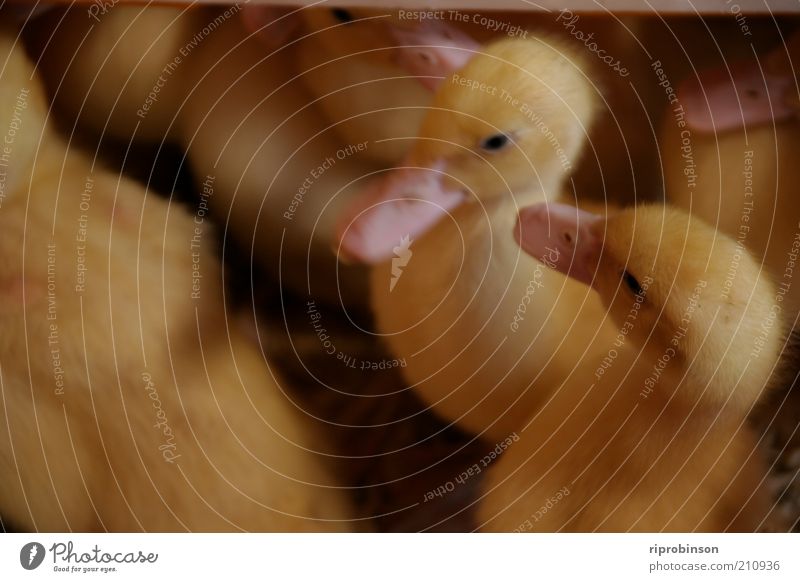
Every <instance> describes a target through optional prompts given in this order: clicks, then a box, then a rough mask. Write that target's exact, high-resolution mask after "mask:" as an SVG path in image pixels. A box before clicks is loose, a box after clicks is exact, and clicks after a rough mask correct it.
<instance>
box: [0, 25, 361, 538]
mask: <svg viewBox="0 0 800 582" xmlns="http://www.w3.org/2000/svg"><path fill="white" fill-rule="evenodd" d="M0 53H2V55H3V57H2V58H3V62H4V63H5V65H4V67H3V70H2V78H0V103H1V104H2V108H1V109H0V111H2V114H0V127H2V128H4V131H5V132H6V134H5V144H6V148H5V150H4V153H3V154H2V156H1V157H0V168H1V169H2V174H0V186H2V191H1V198H0V204H1V205H2V212H0V222H1V223H2V224H1V225H0V246H2V248H3V249H4V250H3V253H2V255H0V256H2V266H3V269H2V273H3V275H2V278H0V292H2V294H3V301H2V302H0V321H2V325H3V328H4V329H5V331H6V333H4V335H3V338H4V339H3V341H2V342H0V379H2V391H3V398H2V400H1V403H0V417H2V418H3V419H4V425H5V426H4V428H3V430H2V431H0V468H1V470H2V474H3V475H4V478H3V479H2V480H0V513H2V515H3V518H4V519H5V520H8V521H9V522H10V523H13V524H15V527H16V528H19V529H22V530H28V531H118V532H119V531H184V530H189V531H240V530H246V531H343V530H349V529H351V527H352V526H351V524H352V522H351V521H350V520H351V519H352V517H353V515H352V513H351V511H350V508H349V503H348V500H347V497H346V495H345V493H344V491H343V490H341V489H339V488H338V487H337V486H336V483H335V482H334V480H333V479H332V477H331V475H330V474H329V471H328V469H327V468H326V467H325V465H324V463H323V460H322V459H323V456H322V455H321V454H318V453H315V452H314V451H315V450H318V445H319V441H318V439H317V437H316V436H315V434H314V429H313V427H312V426H311V425H310V424H309V420H308V418H307V417H306V416H305V415H304V413H303V411H302V410H299V409H298V408H297V406H296V404H295V403H294V402H292V401H291V400H290V398H289V397H288V395H287V394H285V393H284V391H283V390H282V389H281V388H280V387H279V385H278V384H277V383H276V381H275V379H274V377H273V374H272V372H271V370H270V369H269V368H268V367H267V366H266V365H265V363H264V361H263V359H262V356H261V354H260V353H259V352H258V351H257V350H256V349H255V348H254V347H253V345H252V344H251V342H250V341H248V340H246V339H245V338H244V337H243V335H242V333H241V332H240V331H239V329H238V327H237V326H236V325H235V324H232V323H231V322H230V321H229V318H228V317H227V315H228V314H227V313H226V305H225V301H224V296H223V289H222V274H221V266H220V263H219V260H218V258H217V257H216V256H215V246H216V245H215V243H214V231H213V229H212V228H211V227H210V225H209V224H208V223H207V222H206V221H205V219H204V217H203V214H202V213H200V212H198V213H197V214H195V215H194V216H191V215H190V214H189V213H188V212H186V211H185V209H183V208H182V207H180V206H177V205H175V204H170V203H169V202H168V201H166V200H164V199H162V198H159V197H157V196H155V195H154V194H152V193H150V192H147V191H146V190H145V189H144V188H143V187H142V186H140V185H139V184H137V183H134V182H132V181H130V180H127V179H125V178H121V177H119V176H117V175H115V174H112V173H110V172H107V171H104V170H103V169H101V168H99V167H97V166H94V165H93V164H92V163H91V161H90V160H89V159H88V158H87V157H85V156H84V155H81V154H80V153H76V152H75V151H74V148H67V147H66V145H65V144H64V142H63V141H62V140H61V139H60V138H59V137H58V136H56V135H55V134H54V133H53V132H52V131H51V130H50V128H49V127H48V125H47V124H46V123H45V120H46V118H47V112H48V107H49V106H48V104H47V103H46V100H45V99H44V93H43V91H42V89H41V87H40V84H39V82H38V79H37V78H36V76H35V74H34V70H33V66H32V65H31V63H30V62H29V61H28V60H27V58H26V57H25V55H24V54H23V52H22V50H21V48H20V47H19V46H18V45H15V42H14V36H12V35H2V36H0Z"/></svg>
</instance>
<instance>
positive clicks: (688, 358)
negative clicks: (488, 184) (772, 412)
mask: <svg viewBox="0 0 800 582" xmlns="http://www.w3.org/2000/svg"><path fill="white" fill-rule="evenodd" d="M516 234H517V238H518V240H519V241H520V244H521V246H522V248H523V249H524V250H525V251H526V252H528V253H531V254H532V255H533V256H535V257H537V258H539V259H540V260H544V259H545V258H547V257H553V256H554V255H556V256H557V258H556V259H555V260H553V261H552V262H550V264H551V265H552V266H553V268H555V269H558V270H560V271H562V272H564V273H566V274H568V275H569V276H571V277H573V278H575V279H576V280H578V281H581V282H583V283H585V284H589V285H591V287H592V288H593V289H594V290H595V291H596V292H597V294H598V295H599V296H600V298H601V300H602V302H603V304H604V305H605V306H606V307H607V309H608V313H609V315H610V317H611V319H612V320H613V322H614V325H615V328H616V330H615V331H614V332H613V334H611V335H607V336H606V337H605V342H606V346H607V352H606V354H607V355H606V358H607V360H609V363H608V364H607V365H606V364H605V363H604V361H602V360H599V359H596V358H586V359H580V360H578V361H576V362H575V368H574V370H573V371H572V373H571V374H570V375H569V376H567V377H565V378H564V379H563V382H562V383H560V385H559V386H557V387H556V388H557V389H556V390H555V392H554V394H553V396H552V398H551V399H550V400H549V401H548V402H547V403H546V405H544V406H543V407H542V409H541V410H539V411H538V412H536V413H535V414H534V415H532V417H531V419H530V421H529V423H528V424H527V425H526V426H525V428H524V429H522V430H521V431H520V432H519V437H520V438H519V441H518V442H517V443H515V444H513V445H511V446H510V447H508V449H507V450H506V451H505V452H503V454H502V456H501V457H500V459H499V460H498V461H497V462H496V464H494V465H493V466H492V468H491V470H490V473H489V475H488V476H487V481H486V483H485V485H484V495H485V496H484V498H483V501H482V503H481V506H480V509H479V514H480V521H481V523H482V528H483V529H484V530H488V531H711V532H715V531H749V532H752V531H756V530H757V529H758V528H759V527H761V526H763V525H764V524H765V522H766V520H767V516H768V514H769V513H770V502H769V496H768V494H767V492H766V490H765V488H764V486H763V477H764V476H765V474H766V472H767V470H766V466H765V464H764V463H763V461H762V459H761V455H760V452H759V450H758V448H757V445H756V442H757V438H756V435H755V434H753V431H752V429H751V428H750V427H749V425H748V424H747V421H746V417H747V415H748V413H749V412H750V411H751V410H752V408H753V406H754V405H755V404H756V402H758V400H759V398H760V397H761V396H762V394H764V392H765V390H766V389H768V388H769V386H770V378H772V377H773V376H774V374H775V371H776V367H777V366H778V361H779V356H780V354H781V351H782V346H783V342H784V338H785V335H784V334H785V326H784V319H783V318H782V317H781V316H780V315H778V316H777V317H776V313H775V292H776V289H775V286H774V284H773V283H772V281H771V280H770V277H769V276H768V274H767V273H765V272H764V270H763V269H762V268H761V265H759V263H758V262H757V261H756V260H754V259H753V257H751V256H750V255H749V254H748V253H747V252H745V253H744V254H742V255H740V251H739V249H738V247H737V243H736V241H735V240H733V239H731V238H729V237H727V236H725V235H722V234H720V233H718V232H717V231H716V230H715V229H713V228H711V227H710V226H708V225H706V224H704V223H703V222H702V221H701V220H700V219H697V218H693V217H690V216H689V215H687V214H685V213H683V212H681V211H679V210H676V209H673V208H670V207H662V206H644V207H638V208H635V209H634V208H632V209H627V210H624V211H621V212H619V213H616V214H613V215H611V216H610V217H609V218H608V219H606V220H604V219H602V218H601V217H599V216H595V215H591V214H588V213H585V212H579V211H576V209H575V208H572V207H569V206H564V205H559V204H552V203H551V204H549V205H547V204H539V205H535V206H532V207H528V208H524V209H523V210H522V211H521V212H520V227H519V229H518V230H517V231H516ZM735 257H739V258H738V259H737V260H738V263H737V264H738V267H737V268H738V275H737V278H736V283H735V284H734V285H733V286H728V285H727V278H728V265H729V264H730V262H731V261H732V260H734V258H735ZM615 335H616V337H615ZM534 382H536V380H534Z"/></svg>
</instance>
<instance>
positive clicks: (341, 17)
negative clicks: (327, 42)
mask: <svg viewBox="0 0 800 582" xmlns="http://www.w3.org/2000/svg"><path fill="white" fill-rule="evenodd" d="M331 14H333V17H334V18H335V19H336V20H338V21H339V22H342V23H345V24H347V23H348V22H353V20H355V19H354V18H353V13H352V12H350V11H349V10H344V9H342V8H334V9H333V10H331Z"/></svg>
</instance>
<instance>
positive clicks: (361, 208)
mask: <svg viewBox="0 0 800 582" xmlns="http://www.w3.org/2000/svg"><path fill="white" fill-rule="evenodd" d="M441 166H442V164H436V165H435V166H434V167H433V168H414V167H408V168H400V169H396V170H391V171H389V172H387V173H386V174H384V175H383V176H382V177H380V178H378V179H377V180H374V181H373V182H372V183H371V184H369V185H368V186H367V188H366V190H365V191H364V192H363V193H362V194H361V195H360V196H359V197H358V198H357V199H356V200H355V202H354V203H353V204H352V205H351V206H350V207H349V208H348V209H347V210H346V211H345V213H344V214H343V215H342V217H341V219H340V220H339V225H338V228H337V239H338V241H339V249H338V254H339V256H340V257H342V258H343V259H345V260H348V259H350V260H355V261H358V262H362V263H367V264H377V263H381V262H383V261H386V260H388V259H390V258H391V257H392V255H393V252H394V249H395V247H396V246H398V244H400V242H401V240H403V239H405V238H406V237H408V238H410V240H411V242H412V244H413V241H414V240H415V239H417V238H418V237H420V236H422V235H423V234H425V233H426V232H427V231H428V230H430V229H431V228H433V226H434V225H436V223H437V222H439V220H441V219H442V218H443V217H444V216H446V215H447V214H448V213H449V212H450V211H451V210H453V209H454V208H455V207H456V206H458V205H459V204H461V203H462V202H463V201H464V200H465V195H464V193H463V192H462V191H460V190H447V189H445V188H444V186H443V174H442V171H441V169H440V168H441Z"/></svg>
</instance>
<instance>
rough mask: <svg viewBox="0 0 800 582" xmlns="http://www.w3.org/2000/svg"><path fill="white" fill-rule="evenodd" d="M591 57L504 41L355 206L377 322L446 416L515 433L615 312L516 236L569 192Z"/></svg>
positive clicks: (444, 90) (462, 75)
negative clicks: (400, 162) (526, 209)
mask: <svg viewBox="0 0 800 582" xmlns="http://www.w3.org/2000/svg"><path fill="white" fill-rule="evenodd" d="M586 66H587V65H586V63H585V61H584V60H583V59H581V58H580V57H578V56H577V55H576V53H575V51H574V50H573V47H571V46H570V45H568V44H564V43H563V42H562V41H558V40H555V39H553V38H550V37H534V38H528V39H504V40H501V41H498V42H496V43H493V44H490V45H488V46H487V47H486V48H485V49H483V50H482V52H481V53H480V54H479V55H477V56H475V57H474V58H473V59H472V60H470V61H469V63H468V64H467V65H466V66H465V67H464V68H463V69H462V70H460V71H459V72H457V73H455V74H454V75H452V76H451V77H450V78H449V79H448V80H447V81H446V82H445V83H444V84H443V85H442V87H441V88H440V90H439V91H438V92H437V95H436V97H435V100H434V103H433V104H432V106H431V110H430V112H429V114H428V115H427V116H426V118H425V120H424V121H423V124H422V129H421V132H420V136H419V138H418V139H417V140H416V141H415V143H414V148H413V149H412V151H411V153H410V155H409V158H408V160H407V162H406V163H405V164H404V166H405V167H404V168H402V169H398V170H394V171H393V172H390V173H389V174H388V175H387V176H386V177H384V178H381V179H379V180H378V181H376V182H375V183H373V184H372V185H371V187H370V188H369V189H368V190H367V192H365V194H364V195H363V197H361V198H360V199H359V200H357V201H356V203H355V204H354V205H353V206H352V207H350V208H349V209H348V211H347V212H346V213H345V214H344V215H343V217H342V219H341V222H340V227H339V236H340V240H341V248H340V249H339V251H340V253H341V254H343V255H346V256H347V257H348V258H349V259H351V260H359V261H363V262H366V263H372V264H376V265H377V267H376V268H375V269H374V270H373V274H372V279H371V283H372V306H373V311H374V314H375V318H376V326H377V331H378V332H379V334H380V335H381V336H382V337H383V339H384V340H385V341H386V342H387V343H388V345H389V347H390V348H391V350H392V352H393V353H394V354H395V356H396V357H398V358H402V359H404V360H405V361H406V363H407V366H406V367H405V368H404V369H403V372H404V374H405V377H406V380H407V381H408V383H409V385H411V386H412V387H413V388H414V389H415V390H416V391H417V393H418V394H419V395H420V396H422V398H423V399H424V400H425V401H427V402H428V403H429V404H430V405H431V406H432V407H433V408H434V410H436V411H437V412H438V413H439V414H441V415H442V416H444V417H445V418H446V419H448V420H450V421H453V422H457V423H459V424H460V425H461V426H463V427H464V428H466V429H468V430H470V431H473V432H475V433H480V434H485V436H487V438H490V439H493V440H500V439H503V438H505V437H507V436H508V435H509V434H510V433H511V432H512V431H514V430H518V429H519V427H520V426H521V425H522V424H523V423H524V422H525V420H526V419H527V418H528V417H529V415H530V413H531V411H533V410H535V409H536V408H538V406H539V405H540V404H541V403H542V402H544V401H545V400H546V397H547V395H548V392H549V388H547V387H546V386H547V385H548V384H547V382H544V381H542V382H541V383H539V384H537V388H536V389H530V388H529V385H530V383H531V379H532V378H537V377H538V378H549V379H550V383H551V384H552V385H556V384H557V383H558V382H560V379H562V378H563V377H564V376H565V375H566V374H567V373H568V372H569V370H570V369H571V367H572V362H573V361H574V360H575V357H576V355H578V354H580V353H582V351H583V350H584V349H590V344H591V342H592V338H593V337H594V335H595V333H596V330H597V329H598V327H601V326H603V325H604V322H603V317H604V310H603V309H602V306H601V305H600V303H599V301H598V300H597V299H596V298H595V297H594V296H592V295H591V294H589V293H587V290H586V289H585V288H584V287H582V286H581V285H578V284H575V283H574V282H572V281H571V280H570V279H568V278H565V277H563V276H562V275H560V274H558V273H555V272H553V271H551V270H549V269H547V268H545V267H544V265H543V264H541V263H539V262H537V261H533V260H530V258H529V257H527V256H525V255H524V253H520V250H519V247H518V246H517V245H516V244H515V243H514V241H513V240H512V239H511V238H510V237H509V236H508V232H509V231H510V230H511V229H512V227H513V225H514V222H515V220H516V215H517V211H518V209H519V207H520V206H523V205H526V204H530V203H533V202H537V201H541V200H543V199H555V198H557V197H558V196H560V195H561V193H562V186H563V182H564V180H565V177H566V175H567V174H568V173H569V171H570V169H571V167H572V166H573V164H574V163H575V160H576V158H577V157H578V156H579V155H580V151H581V147H582V145H583V143H584V141H585V137H586V132H587V129H588V127H589V126H590V124H591V122H592V119H593V117H594V112H595V109H596V108H595V102H594V94H593V89H592V86H591V83H590V82H589V79H588V78H587V75H586Z"/></svg>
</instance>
